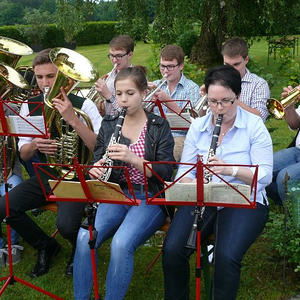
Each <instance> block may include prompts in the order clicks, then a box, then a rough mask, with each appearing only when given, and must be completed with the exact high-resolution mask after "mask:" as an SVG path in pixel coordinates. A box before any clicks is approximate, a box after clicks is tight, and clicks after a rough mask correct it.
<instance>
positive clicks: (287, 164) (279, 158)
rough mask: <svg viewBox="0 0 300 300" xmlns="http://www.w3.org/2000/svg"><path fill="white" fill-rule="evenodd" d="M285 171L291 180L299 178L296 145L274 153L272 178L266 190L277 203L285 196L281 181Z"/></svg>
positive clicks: (299, 169)
mask: <svg viewBox="0 0 300 300" xmlns="http://www.w3.org/2000/svg"><path fill="white" fill-rule="evenodd" d="M286 173H288V175H289V176H290V179H291V180H300V149H299V148H297V147H291V148H287V149H283V150H280V151H278V152H276V153H275V154H274V166H273V180H272V183H271V184H270V185H269V186H268V187H267V188H266V191H267V195H268V196H269V197H270V198H272V199H273V200H274V201H275V202H276V203H278V204H282V202H283V201H284V200H285V198H286V195H285V188H284V185H283V183H282V181H283V179H284V176H285V174H286Z"/></svg>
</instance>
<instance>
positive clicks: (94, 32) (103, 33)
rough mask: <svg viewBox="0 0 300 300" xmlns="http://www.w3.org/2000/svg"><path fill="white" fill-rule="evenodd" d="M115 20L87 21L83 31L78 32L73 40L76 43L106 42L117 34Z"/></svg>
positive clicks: (83, 44)
mask: <svg viewBox="0 0 300 300" xmlns="http://www.w3.org/2000/svg"><path fill="white" fill-rule="evenodd" d="M116 24H117V22H113V21H106V22H87V23H86V26H85V28H84V29H83V31H81V32H79V33H78V34H77V35H76V37H75V40H76V42H77V45H79V46H86V45H97V44H107V43H109V42H110V40H111V39H112V38H113V37H114V36H116V35H117V31H116Z"/></svg>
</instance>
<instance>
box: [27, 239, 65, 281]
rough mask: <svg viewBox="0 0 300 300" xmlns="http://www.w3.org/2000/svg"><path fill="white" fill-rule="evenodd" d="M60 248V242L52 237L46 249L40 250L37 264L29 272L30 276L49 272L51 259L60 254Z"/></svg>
mask: <svg viewBox="0 0 300 300" xmlns="http://www.w3.org/2000/svg"><path fill="white" fill-rule="evenodd" d="M60 248H61V246H60V244H58V243H57V242H56V240H54V239H52V240H51V242H50V243H49V244H48V246H47V247H46V248H45V249H41V250H39V251H38V258H37V262H36V265H35V266H34V268H33V270H32V271H31V272H30V274H29V275H30V277H31V278H34V277H38V276H41V275H44V274H46V273H48V271H49V267H50V262H51V259H52V257H53V256H55V255H57V254H58V252H59V250H60Z"/></svg>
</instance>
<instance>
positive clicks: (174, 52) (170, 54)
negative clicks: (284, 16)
mask: <svg viewBox="0 0 300 300" xmlns="http://www.w3.org/2000/svg"><path fill="white" fill-rule="evenodd" d="M160 57H161V58H162V59H164V60H173V59H176V60H177V63H178V64H182V63H183V62H184V52H183V50H182V48H181V47H180V46H177V45H167V46H165V47H164V48H163V49H162V50H161V53H160Z"/></svg>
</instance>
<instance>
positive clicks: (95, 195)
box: [33, 158, 141, 300]
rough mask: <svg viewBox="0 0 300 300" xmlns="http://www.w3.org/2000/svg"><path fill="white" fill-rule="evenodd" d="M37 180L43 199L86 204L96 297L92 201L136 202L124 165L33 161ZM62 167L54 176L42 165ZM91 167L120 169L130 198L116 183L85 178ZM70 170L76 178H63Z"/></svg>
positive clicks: (95, 232)
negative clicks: (60, 171) (57, 174)
mask: <svg viewBox="0 0 300 300" xmlns="http://www.w3.org/2000/svg"><path fill="white" fill-rule="evenodd" d="M33 166H34V169H35V172H36V174H37V178H38V181H39V183H40V185H41V188H42V190H43V193H44V196H45V198H46V200H47V201H55V202H56V201H69V202H71V201H74V202H86V203H87V204H88V216H87V221H88V223H87V226H84V227H83V228H85V229H88V231H89V235H90V239H89V246H90V252H91V261H92V272H93V282H94V292H95V299H96V300H98V299H101V297H100V298H99V292H98V280H97V268H96V253H95V243H96V238H97V234H98V233H97V231H96V229H95V227H94V222H95V217H96V209H95V208H96V207H95V204H98V203H111V204H126V205H139V204H140V203H141V200H138V199H136V197H135V193H134V189H133V186H132V183H131V180H130V176H129V172H128V168H127V166H89V165H81V164H79V163H78V159H77V158H74V159H73V164H72V165H66V164H48V163H33ZM49 166H50V167H54V168H62V169H64V170H65V172H63V174H62V176H54V175H53V174H51V173H49V170H47V168H46V167H49ZM91 168H106V169H122V170H124V172H125V178H126V182H127V185H128V192H129V194H130V195H132V198H130V197H128V196H127V195H126V194H125V193H124V192H123V191H122V190H121V188H120V186H119V185H118V184H116V183H111V182H105V181H103V180H101V179H100V178H95V179H92V180H90V179H86V178H87V176H88V175H91V176H93V175H92V174H91V173H90V172H89V169H91ZM70 173H74V174H75V175H77V176H75V177H76V178H78V180H79V181H70V180H64V179H66V178H68V175H69V174H70ZM41 174H45V175H47V176H48V177H49V178H50V179H49V181H48V182H49V185H50V188H51V189H50V192H48V193H47V192H46V188H45V182H44V181H43V179H42V177H41Z"/></svg>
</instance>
